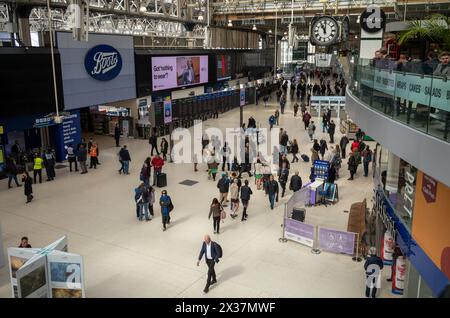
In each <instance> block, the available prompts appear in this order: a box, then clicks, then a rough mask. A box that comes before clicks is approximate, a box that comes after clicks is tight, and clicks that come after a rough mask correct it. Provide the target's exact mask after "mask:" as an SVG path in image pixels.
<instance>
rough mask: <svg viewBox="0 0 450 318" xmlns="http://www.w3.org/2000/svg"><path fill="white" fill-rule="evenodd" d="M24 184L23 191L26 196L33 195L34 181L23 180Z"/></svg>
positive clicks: (29, 179)
mask: <svg viewBox="0 0 450 318" xmlns="http://www.w3.org/2000/svg"><path fill="white" fill-rule="evenodd" d="M22 182H23V184H24V187H23V190H24V193H25V195H29V194H32V193H33V179H32V178H31V177H28V178H22Z"/></svg>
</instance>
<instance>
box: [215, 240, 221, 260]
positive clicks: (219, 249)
mask: <svg viewBox="0 0 450 318" xmlns="http://www.w3.org/2000/svg"><path fill="white" fill-rule="evenodd" d="M214 245H215V246H216V249H217V258H222V255H223V251H222V246H220V245H219V244H218V243H216V242H214Z"/></svg>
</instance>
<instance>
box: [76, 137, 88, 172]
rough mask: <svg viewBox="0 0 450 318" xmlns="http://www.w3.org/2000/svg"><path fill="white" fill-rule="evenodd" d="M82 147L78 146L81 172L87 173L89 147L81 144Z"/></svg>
mask: <svg viewBox="0 0 450 318" xmlns="http://www.w3.org/2000/svg"><path fill="white" fill-rule="evenodd" d="M79 146H80V147H79V148H78V153H77V159H78V162H79V163H80V168H81V174H85V173H87V172H88V171H87V165H86V161H87V154H88V153H87V149H86V147H85V146H84V144H80V145H79Z"/></svg>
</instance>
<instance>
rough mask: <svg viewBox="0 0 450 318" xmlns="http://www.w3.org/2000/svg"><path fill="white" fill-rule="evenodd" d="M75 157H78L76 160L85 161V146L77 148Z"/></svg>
mask: <svg viewBox="0 0 450 318" xmlns="http://www.w3.org/2000/svg"><path fill="white" fill-rule="evenodd" d="M77 159H78V161H87V149H86V148H80V150H78V153H77Z"/></svg>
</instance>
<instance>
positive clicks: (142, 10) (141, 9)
mask: <svg viewBox="0 0 450 318" xmlns="http://www.w3.org/2000/svg"><path fill="white" fill-rule="evenodd" d="M139 11H141V12H147V8H146V7H144V6H142V7H140V8H139Z"/></svg>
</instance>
